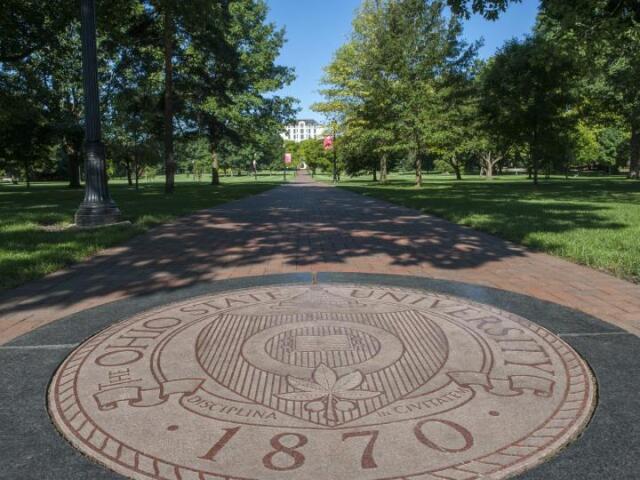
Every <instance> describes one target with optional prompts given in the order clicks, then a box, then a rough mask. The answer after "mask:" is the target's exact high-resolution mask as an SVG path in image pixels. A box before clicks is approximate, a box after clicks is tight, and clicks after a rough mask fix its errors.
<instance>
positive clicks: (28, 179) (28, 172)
mask: <svg viewBox="0 0 640 480" xmlns="http://www.w3.org/2000/svg"><path fill="white" fill-rule="evenodd" d="M23 164H24V179H25V181H26V182H27V188H30V187H31V165H30V164H29V159H27V158H25V159H24V160H23Z"/></svg>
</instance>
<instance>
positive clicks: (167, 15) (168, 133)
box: [164, 2, 176, 193]
mask: <svg viewBox="0 0 640 480" xmlns="http://www.w3.org/2000/svg"><path fill="white" fill-rule="evenodd" d="M164 168H165V184H164V191H165V193H173V190H174V188H175V173H176V161H175V158H174V157H173V18H172V14H171V12H170V11H169V6H168V5H167V2H165V10H164Z"/></svg>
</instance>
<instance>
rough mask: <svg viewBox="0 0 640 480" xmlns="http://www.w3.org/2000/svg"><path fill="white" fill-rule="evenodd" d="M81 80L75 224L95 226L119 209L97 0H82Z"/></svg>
mask: <svg viewBox="0 0 640 480" xmlns="http://www.w3.org/2000/svg"><path fill="white" fill-rule="evenodd" d="M81 25H82V80H83V86H84V108H85V113H84V115H85V141H84V152H85V161H84V169H85V177H86V180H85V188H84V200H83V201H82V203H81V204H80V207H79V208H78V211H77V212H76V225H78V226H80V227H94V226H100V225H109V224H112V223H117V222H118V220H119V219H120V210H119V209H118V207H117V206H116V204H115V202H114V201H113V200H112V199H111V196H110V195H109V187H108V185H107V170H106V162H105V151H104V144H103V143H102V140H101V132H100V100H99V96H98V59H97V53H96V6H95V0H81Z"/></svg>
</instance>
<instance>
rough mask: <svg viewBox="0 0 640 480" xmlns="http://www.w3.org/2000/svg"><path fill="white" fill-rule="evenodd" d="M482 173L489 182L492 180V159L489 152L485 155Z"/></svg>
mask: <svg viewBox="0 0 640 480" xmlns="http://www.w3.org/2000/svg"><path fill="white" fill-rule="evenodd" d="M484 173H485V175H486V176H487V178H488V179H489V180H491V179H492V178H493V158H492V157H491V152H489V153H486V154H485V157H484Z"/></svg>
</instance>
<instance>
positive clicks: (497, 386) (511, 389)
mask: <svg viewBox="0 0 640 480" xmlns="http://www.w3.org/2000/svg"><path fill="white" fill-rule="evenodd" d="M449 377H450V378H451V379H452V380H453V381H454V382H456V383H457V384H458V385H460V386H463V387H473V386H479V387H482V388H484V390H485V391H487V392H488V393H490V394H492V395H497V396H500V397H517V396H519V395H522V394H523V393H524V392H525V390H529V391H532V392H533V394H534V395H536V396H537V397H550V396H551V395H552V394H553V387H554V385H555V382H554V381H553V380H549V379H547V378H543V377H536V376H534V375H511V376H509V377H507V378H491V377H489V375H488V374H487V373H480V372H451V373H449Z"/></svg>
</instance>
